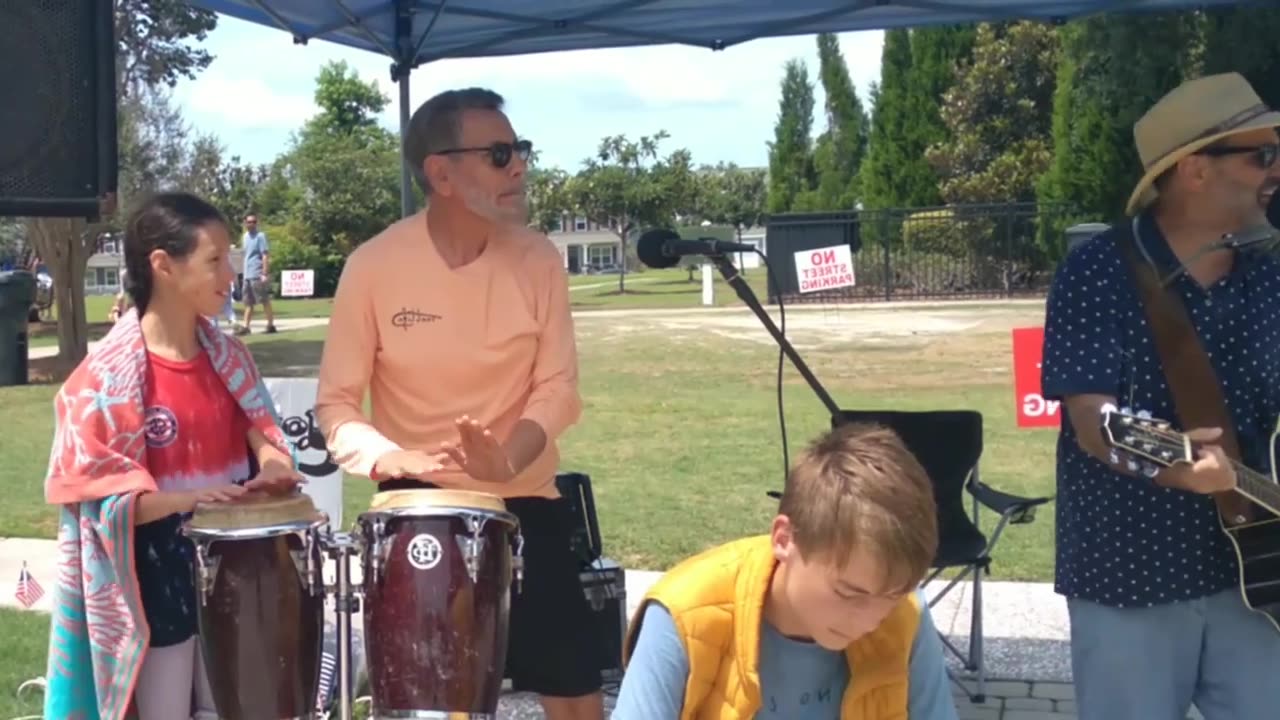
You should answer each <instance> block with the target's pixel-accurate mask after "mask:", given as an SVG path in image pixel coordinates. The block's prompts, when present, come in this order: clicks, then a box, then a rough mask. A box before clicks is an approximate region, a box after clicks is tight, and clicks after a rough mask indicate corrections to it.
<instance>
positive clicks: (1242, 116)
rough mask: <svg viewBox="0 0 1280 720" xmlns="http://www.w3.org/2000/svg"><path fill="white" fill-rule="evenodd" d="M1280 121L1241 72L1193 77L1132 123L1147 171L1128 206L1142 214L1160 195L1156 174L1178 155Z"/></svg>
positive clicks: (1132, 211) (1169, 164)
mask: <svg viewBox="0 0 1280 720" xmlns="http://www.w3.org/2000/svg"><path fill="white" fill-rule="evenodd" d="M1277 126H1280V112H1275V111H1273V110H1272V109H1271V108H1269V107H1267V105H1266V103H1264V102H1262V98H1260V97H1258V93H1257V92H1255V91H1254V89H1253V87H1251V86H1250V85H1249V81H1247V80H1245V79H1244V76H1242V75H1240V74H1239V73H1223V74H1221V75H1208V76H1205V77H1202V78H1196V79H1195V80H1188V81H1186V82H1184V83H1182V84H1181V85H1179V86H1178V87H1176V88H1174V89H1173V90H1170V91H1169V93H1168V94H1167V95H1165V96H1164V97H1162V98H1160V101H1159V102H1157V103H1156V104H1155V105H1154V106H1153V107H1152V108H1151V109H1150V110H1148V111H1147V113H1146V114H1145V115H1143V116H1142V117H1141V118H1139V119H1138V122H1136V123H1134V125H1133V140H1134V142H1135V144H1137V146H1138V157H1139V158H1141V159H1142V165H1143V168H1144V169H1145V171H1146V172H1144V173H1143V175H1142V179H1141V180H1139V181H1138V185H1137V186H1136V187H1134V189H1133V194H1132V195H1130V196H1129V204H1128V206H1127V207H1126V209H1125V211H1126V212H1127V213H1128V214H1129V215H1133V214H1135V213H1137V212H1138V211H1139V210H1142V209H1143V208H1145V207H1146V206H1148V205H1150V204H1151V202H1152V201H1153V200H1155V199H1156V190H1155V188H1154V187H1153V186H1152V183H1154V182H1155V180H1156V178H1158V177H1160V175H1161V174H1162V173H1164V171H1166V170H1168V169H1169V168H1171V167H1173V166H1174V164H1176V163H1177V162H1178V161H1179V160H1181V159H1182V158H1185V157H1187V156H1188V155H1191V154H1193V153H1195V152H1196V151H1197V150H1200V149H1201V148H1204V147H1208V146H1209V145H1212V144H1213V143H1215V142H1217V141H1219V140H1221V139H1222V138H1224V137H1229V136H1231V135H1237V134H1239V133H1244V132H1249V131H1250V130H1258V129H1261V128H1270V127H1277Z"/></svg>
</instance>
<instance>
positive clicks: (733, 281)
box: [704, 254, 840, 425]
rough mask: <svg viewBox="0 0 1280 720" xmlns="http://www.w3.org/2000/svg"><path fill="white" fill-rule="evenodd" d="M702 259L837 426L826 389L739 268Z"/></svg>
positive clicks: (837, 418)
mask: <svg viewBox="0 0 1280 720" xmlns="http://www.w3.org/2000/svg"><path fill="white" fill-rule="evenodd" d="M704 257H706V258H707V259H708V260H710V261H711V262H712V263H713V264H714V265H715V266H716V269H717V270H719V271H720V275H721V276H723V277H724V280H725V282H727V283H729V286H730V287H732V288H733V289H734V291H735V292H737V293H738V297H739V298H741V300H742V302H743V303H745V304H746V306H747V307H749V308H751V312H753V313H755V314H756V317H757V318H759V319H760V323H761V324H762V325H764V329H765V330H768V331H769V334H770V335H772V336H773V339H774V340H775V341H776V342H777V343H778V346H779V347H780V348H782V352H783V353H784V354H785V355H786V356H787V358H788V359H790V360H791V364H792V365H794V366H795V368H796V370H798V371H799V372H800V376H801V377H803V378H804V380H805V382H807V383H809V387H810V388H812V389H813V392H814V394H815V395H817V396H818V399H819V400H821V401H822V404H823V405H825V406H826V407H827V412H829V413H831V421H832V425H837V424H839V423H840V407H839V406H838V405H836V401H835V400H832V399H831V395H830V394H829V393H828V392H827V389H826V388H824V387H822V383H820V382H818V378H816V377H814V376H813V371H811V370H810V369H809V366H808V365H806V364H805V362H804V360H803V359H802V358H801V357H800V354H799V353H797V352H796V349H795V348H794V347H792V346H791V343H790V342H788V341H787V338H786V336H785V335H783V334H782V331H781V330H779V329H778V326H777V325H775V324H774V322H773V318H771V317H769V313H767V312H765V310H764V307H762V306H761V305H760V300H759V299H758V298H757V297H756V294H755V293H754V292H753V291H752V290H751V286H750V285H748V284H747V281H746V278H744V277H742V274H741V273H739V272H738V268H736V267H734V265H733V263H732V262H730V261H729V259H728V258H727V257H725V256H724V255H721V254H715V255H705V256H704Z"/></svg>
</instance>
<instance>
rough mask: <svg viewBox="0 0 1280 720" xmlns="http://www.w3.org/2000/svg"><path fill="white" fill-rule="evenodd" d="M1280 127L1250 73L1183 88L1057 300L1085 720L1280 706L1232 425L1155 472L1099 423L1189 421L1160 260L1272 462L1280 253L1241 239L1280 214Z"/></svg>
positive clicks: (1077, 674) (1277, 410)
mask: <svg viewBox="0 0 1280 720" xmlns="http://www.w3.org/2000/svg"><path fill="white" fill-rule="evenodd" d="M1276 126H1280V113H1276V112H1272V111H1270V110H1269V109H1268V108H1267V107H1266V106H1265V105H1263V104H1262V102H1261V100H1260V99H1259V98H1258V96H1257V94H1256V93H1255V92H1254V91H1253V89H1252V88H1251V87H1249V85H1248V83H1247V82H1246V81H1245V80H1244V78H1242V77H1241V76H1239V75H1237V74H1234V73H1232V74H1225V75H1215V76H1209V77H1204V78H1200V79H1197V80H1192V81H1188V82H1186V83H1184V84H1183V85H1181V86H1179V87H1178V88H1176V89H1175V90H1173V91H1171V92H1170V93H1169V94H1168V95H1166V96H1165V97H1164V98H1162V99H1161V100H1160V101H1159V102H1158V103H1156V105H1155V106H1154V107H1152V109H1151V110H1150V111H1148V112H1147V114H1146V115H1144V116H1143V117H1142V119H1140V120H1139V121H1138V123H1137V124H1136V125H1135V127H1134V136H1135V140H1136V143H1137V148H1138V154H1139V155H1140V156H1141V158H1142V161H1143V164H1144V166H1145V168H1144V169H1145V174H1144V176H1143V177H1142V179H1141V180H1140V181H1139V182H1138V185H1137V187H1136V188H1135V190H1134V193H1133V196H1132V198H1131V199H1130V201H1129V203H1128V208H1127V214H1128V215H1129V216H1130V217H1129V218H1126V219H1125V220H1123V221H1122V222H1119V223H1116V225H1115V226H1113V227H1112V228H1111V229H1110V230H1108V231H1107V232H1105V233H1103V234H1102V235H1100V236H1098V237H1096V238H1094V239H1092V240H1091V241H1089V242H1088V243H1086V244H1085V245H1083V246H1081V247H1080V248H1077V249H1076V250H1075V251H1073V252H1072V253H1071V254H1070V255H1069V256H1068V257H1067V259H1066V260H1065V261H1064V262H1063V264H1062V266H1061V267H1060V268H1059V270H1058V272H1057V275H1056V276H1055V278H1054V281H1053V286H1052V289H1051V290H1050V293H1049V297H1048V302H1047V308H1046V320H1045V346H1044V364H1043V370H1042V378H1041V382H1042V388H1043V392H1044V395H1045V397H1046V398H1051V399H1060V400H1062V401H1063V403H1064V407H1065V409H1066V414H1065V418H1064V421H1063V424H1062V428H1061V433H1060V435H1059V440H1058V451H1057V482H1058V503H1057V524H1058V525H1057V550H1056V582H1055V586H1056V590H1057V592H1059V593H1060V594H1062V595H1065V596H1066V597H1067V606H1068V610H1069V613H1070V618H1071V651H1072V669H1073V673H1074V678H1075V682H1076V693H1077V702H1078V707H1079V714H1080V717H1081V718H1088V720H1112V719H1114V720H1121V719H1124V720H1131V719H1133V718H1152V719H1153V720H1156V719H1158V720H1173V719H1174V718H1184V717H1186V714H1187V712H1188V710H1189V707H1190V705H1191V704H1192V703H1194V704H1195V705H1196V706H1197V707H1198V708H1199V709H1200V711H1201V712H1202V713H1203V714H1204V716H1205V718H1206V719H1207V720H1245V719H1247V718H1262V717H1275V715H1276V713H1277V712H1280V710H1278V708H1280V682H1277V681H1276V677H1277V673H1278V672H1280V633H1278V632H1277V631H1276V628H1275V626H1274V625H1272V624H1271V623H1270V622H1268V620H1267V619H1266V618H1265V617H1263V616H1262V615H1260V614H1258V613H1254V612H1251V611H1250V610H1249V608H1248V607H1246V606H1245V604H1244V602H1243V600H1242V598H1241V594H1240V592H1239V589H1238V584H1239V568H1238V566H1237V560H1236V555H1235V552H1234V549H1233V546H1232V544H1231V542H1230V540H1229V539H1228V537H1227V535H1226V534H1225V533H1224V532H1223V528H1224V526H1223V524H1222V522H1223V521H1221V520H1220V519H1219V510H1218V508H1217V506H1216V504H1215V500H1214V498H1212V497H1211V493H1215V492H1222V491H1228V493H1229V491H1231V490H1232V489H1233V488H1234V487H1235V485H1236V474H1235V471H1234V470H1233V469H1232V467H1231V463H1230V460H1229V458H1228V454H1227V452H1226V451H1225V450H1224V448H1225V447H1226V446H1227V445H1228V443H1227V442H1225V438H1224V430H1223V429H1222V428H1214V427H1187V426H1183V427H1182V429H1184V430H1187V431H1188V434H1189V435H1191V437H1192V438H1194V439H1196V440H1199V441H1201V442H1203V443H1204V445H1203V447H1202V448H1201V449H1200V450H1199V452H1198V453H1197V455H1196V459H1195V462H1194V463H1189V464H1188V463H1183V464H1176V465H1173V466H1171V467H1167V468H1165V469H1163V470H1161V471H1160V472H1159V473H1157V474H1156V475H1155V477H1154V478H1148V477H1145V476H1143V474H1142V473H1133V472H1131V471H1129V470H1128V469H1127V466H1126V464H1125V463H1124V462H1116V461H1115V459H1114V457H1113V454H1112V451H1111V449H1110V448H1109V447H1108V445H1107V443H1106V442H1105V441H1104V439H1103V435H1102V433H1101V432H1100V422H1101V410H1102V408H1103V407H1104V406H1105V405H1107V404H1108V403H1110V404H1116V405H1122V406H1131V407H1134V408H1138V409H1142V410H1145V411H1147V412H1149V413H1151V415H1153V416H1155V417H1159V418H1164V419H1167V420H1170V421H1173V422H1174V423H1175V424H1177V423H1178V420H1179V414H1178V412H1177V411H1176V408H1175V403H1174V400H1173V392H1172V391H1171V389H1170V385H1171V381H1170V380H1169V376H1168V375H1167V373H1166V369H1167V368H1166V366H1165V365H1164V364H1162V361H1161V358H1160V355H1159V354H1158V353H1157V347H1156V344H1155V342H1154V341H1153V331H1152V323H1151V322H1149V317H1148V316H1147V315H1146V313H1145V311H1144V304H1143V300H1142V298H1143V295H1142V294H1141V293H1140V292H1139V289H1138V285H1137V284H1136V281H1135V278H1137V277H1138V275H1137V274H1135V273H1136V272H1137V271H1136V270H1135V268H1138V267H1140V266H1141V263H1146V264H1147V265H1148V266H1150V267H1151V268H1152V269H1154V270H1156V271H1157V273H1156V274H1153V275H1152V277H1155V276H1157V275H1158V277H1159V278H1160V279H1162V280H1163V281H1164V282H1165V285H1164V287H1165V288H1166V292H1169V293H1171V294H1172V296H1174V297H1176V298H1177V300H1178V301H1180V302H1181V304H1182V305H1183V306H1185V313H1186V315H1188V316H1189V317H1190V319H1191V325H1192V327H1193V328H1194V336H1195V337H1198V339H1199V342H1200V343H1201V344H1202V345H1203V347H1204V351H1205V352H1206V353H1207V354H1208V356H1209V358H1210V360H1211V364H1212V368H1213V370H1214V371H1215V373H1216V377H1217V379H1218V381H1219V382H1218V383H1217V384H1219V385H1220V386H1221V394H1222V396H1223V398H1224V399H1225V404H1226V408H1227V410H1228V411H1229V415H1230V418H1231V421H1232V423H1233V425H1234V433H1235V437H1236V438H1238V447H1239V454H1240V460H1241V461H1242V462H1243V464H1244V465H1246V466H1248V467H1251V468H1255V469H1258V470H1260V471H1262V472H1269V470H1270V456H1269V442H1268V441H1269V439H1270V436H1271V433H1272V431H1273V430H1274V429H1275V425H1276V419H1277V416H1278V415H1280V261H1277V259H1276V258H1273V257H1269V256H1266V255H1262V254H1257V253H1247V252H1244V251H1241V250H1234V249H1229V248H1223V247H1222V246H1223V245H1224V244H1225V243H1223V242H1222V239H1223V238H1224V237H1225V236H1227V235H1229V234H1233V233H1239V232H1240V231H1242V230H1246V229H1250V228H1254V227H1257V226H1259V225H1260V224H1261V223H1265V215H1264V212H1263V208H1264V207H1265V206H1266V204H1267V203H1268V202H1269V200H1270V197H1271V195H1272V193H1273V192H1274V191H1275V189H1276V187H1277V186H1280V166H1278V165H1277V163H1276V159H1277V151H1278V149H1280V138H1278V137H1277V134H1276V130H1275V128H1276ZM1215 243H1216V244H1217V247H1216V248H1215V247H1214V246H1215ZM1183 409H1184V410H1185V406H1184V407H1183Z"/></svg>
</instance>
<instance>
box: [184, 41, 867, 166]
mask: <svg viewBox="0 0 1280 720" xmlns="http://www.w3.org/2000/svg"><path fill="white" fill-rule="evenodd" d="M840 39H841V47H842V49H843V51H844V55H845V60H846V61H847V63H848V65H849V71H850V75H851V76H852V77H853V80H854V83H855V85H856V86H857V87H858V90H859V92H860V94H862V95H863V97H864V99H865V98H866V93H867V90H868V88H869V85H870V83H872V82H874V81H876V80H877V79H878V78H879V67H880V50H881V44H882V42H883V33H881V32H878V31H872V32H863V33H846V34H842V35H841V36H840ZM205 46H206V47H207V48H208V49H209V51H210V52H212V53H213V54H214V55H215V56H216V60H215V61H214V62H213V64H212V65H211V66H210V67H209V68H208V69H206V70H205V71H204V72H203V73H201V74H200V75H199V77H197V79H196V80H194V81H191V82H187V83H183V84H182V85H181V86H180V87H179V88H178V89H177V92H176V93H175V95H176V97H177V99H178V100H179V102H181V103H182V104H183V106H184V109H185V110H186V111H187V112H188V114H189V119H190V120H191V121H192V122H193V123H194V124H196V125H197V126H198V127H199V128H200V129H201V130H203V131H206V132H214V133H216V134H218V135H219V136H221V137H222V138H223V139H224V141H225V142H227V143H228V145H229V146H230V147H231V149H232V151H233V152H238V153H240V154H242V155H244V156H246V157H248V158H251V159H253V160H256V161H265V160H267V159H269V157H270V156H273V155H274V154H275V152H276V151H277V149H278V147H279V146H280V145H281V144H282V143H283V142H284V141H285V140H286V139H287V137H288V135H289V133H290V132H292V131H293V130H295V129H297V128H298V127H299V126H300V125H301V124H302V123H303V122H304V121H305V120H306V119H307V118H308V117H310V116H311V115H312V114H313V113H314V112H315V110H316V109H315V105H314V102H313V101H312V99H311V98H312V94H313V92H314V87H315V76H316V73H317V72H318V70H319V68H320V66H321V65H323V64H324V63H325V62H328V61H330V60H346V61H347V62H348V63H350V64H351V65H352V66H353V67H354V68H355V69H356V71H357V72H358V73H359V74H360V75H361V77H363V78H365V79H372V80H375V81H376V82H377V83H378V85H379V86H380V87H381V88H382V89H383V90H384V91H385V92H386V93H387V95H388V97H390V98H391V105H390V107H389V108H388V110H387V113H386V115H385V118H384V122H385V123H386V125H387V126H388V127H389V128H393V129H394V128H396V127H397V126H398V122H399V111H398V108H397V106H396V103H397V99H398V97H399V91H398V88H397V87H396V84H395V83H393V82H392V81H391V78H390V71H389V67H390V60H389V59H388V58H385V57H382V56H379V55H376V54H373V53H366V52H362V51H358V50H354V49H351V48H347V47H344V46H339V45H335V44H333V43H328V42H323V41H314V42H311V43H310V44H308V45H305V46H299V45H294V44H293V42H292V40H291V38H290V37H289V36H288V35H287V34H286V33H283V32H280V31H278V30H276V29H274V28H268V27H261V26H256V25H251V24H249V23H245V22H242V21H238V20H233V19H228V18H222V19H220V22H219V28H218V29H217V30H216V31H214V33H212V34H211V35H210V37H209V39H208V42H207V43H206V45H205ZM793 57H800V58H803V59H804V60H805V61H806V62H807V63H808V65H809V70H810V76H811V77H812V78H813V80H814V83H815V85H818V93H817V95H818V96H817V98H816V100H817V103H818V107H821V103H822V101H823V98H822V94H821V87H820V84H819V83H818V79H817V65H818V62H817V48H816V43H815V41H814V38H813V36H796V37H786V38H770V39H763V40H755V41H752V42H749V43H745V44H743V45H738V46H734V47H731V48H728V49H726V50H723V51H718V52H712V51H710V50H705V49H701V48H693V47H684V46H671V45H666V46H653V47H638V48H611V49H601V50H579V51H572V52H561V53H544V54H535V55H524V56H510V57H495V58H477V59H468V60H442V61H438V62H434V63H429V64H427V65H423V66H421V67H419V68H417V69H416V70H414V72H413V74H412V75H411V77H410V106H411V110H412V108H414V107H416V106H417V105H418V104H420V103H422V102H423V101H424V100H426V99H427V98H428V97H430V96H431V95H433V94H435V93H437V92H439V91H441V90H444V89H447V88H451V87H463V86H468V85H482V86H487V87H492V88H493V89H495V90H497V91H498V92H501V93H502V94H503V95H505V96H506V97H507V99H508V102H509V105H510V111H511V114H512V117H513V120H514V121H515V122H516V124H517V128H518V129H519V130H520V131H521V133H522V134H528V135H529V136H530V137H533V138H535V142H537V143H538V146H539V147H540V148H542V149H543V151H544V153H545V154H546V155H547V156H549V159H552V160H553V161H554V162H556V163H559V164H563V165H566V166H569V167H573V166H576V164H577V161H578V159H580V158H582V157H585V156H586V155H588V154H590V153H591V151H592V150H593V149H594V147H595V143H596V142H597V141H598V139H599V138H600V137H602V136H604V135H606V134H611V133H618V132H623V133H628V134H632V135H637V134H643V133H649V132H652V131H654V130H657V129H659V128H665V129H667V130H668V131H669V132H670V133H671V135H672V142H673V143H676V145H675V146H676V147H678V146H686V147H689V149H690V150H692V151H693V153H694V157H695V158H696V159H697V160H699V161H705V162H716V161H718V160H722V159H724V160H734V161H737V162H744V163H752V164H755V163H759V162H760V161H761V159H762V158H763V154H764V143H765V142H766V141H767V140H768V139H769V137H770V136H771V134H772V126H773V120H774V117H775V116H776V114H777V107H778V93H779V82H780V80H781V77H782V71H783V68H782V66H783V64H784V63H785V62H786V61H787V60H788V59H791V58H793ZM815 114H816V115H817V117H815V123H819V124H820V123H821V113H820V112H819V113H815ZM250 145H252V147H249V146H250ZM263 155H266V156H265V157H264V156H263Z"/></svg>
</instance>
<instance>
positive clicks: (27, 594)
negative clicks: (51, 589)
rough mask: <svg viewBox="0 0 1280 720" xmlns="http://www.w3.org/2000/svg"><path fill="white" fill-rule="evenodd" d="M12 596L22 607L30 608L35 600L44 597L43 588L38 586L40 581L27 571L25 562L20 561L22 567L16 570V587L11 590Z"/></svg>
mask: <svg viewBox="0 0 1280 720" xmlns="http://www.w3.org/2000/svg"><path fill="white" fill-rule="evenodd" d="M13 597H14V599H16V600H17V601H18V602H20V603H22V607H24V608H30V607H31V606H32V605H35V604H36V602H37V601H38V600H39V599H40V598H42V597H44V588H42V587H40V583H38V582H36V579H35V578H34V577H32V576H31V573H29V572H27V564H26V563H25V562H24V563H22V569H21V570H19V571H18V587H17V589H15V590H14V591H13Z"/></svg>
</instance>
